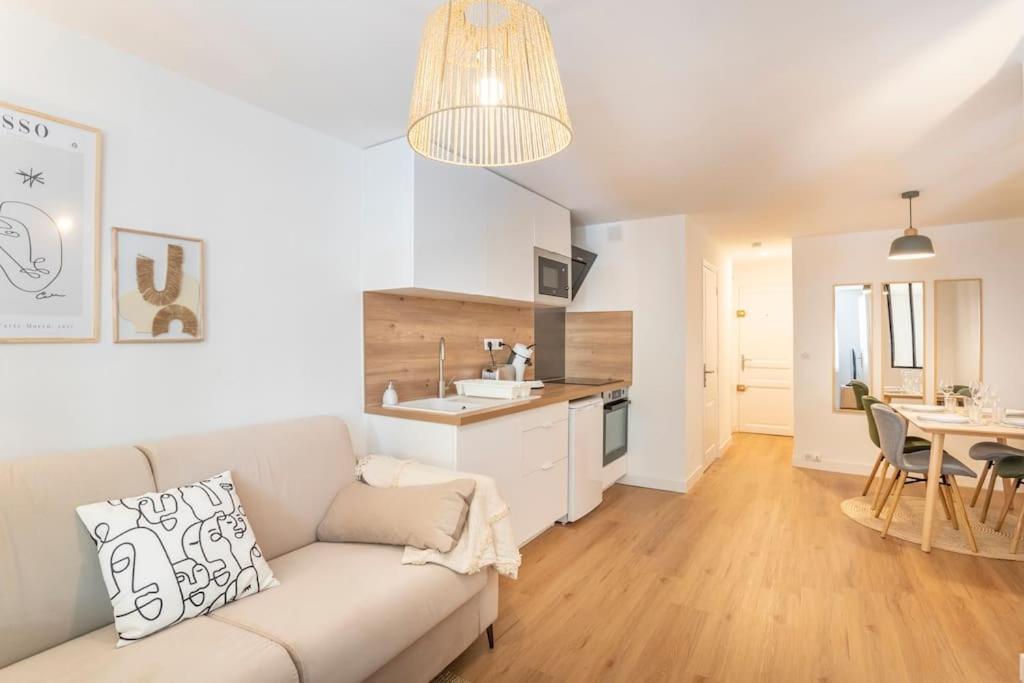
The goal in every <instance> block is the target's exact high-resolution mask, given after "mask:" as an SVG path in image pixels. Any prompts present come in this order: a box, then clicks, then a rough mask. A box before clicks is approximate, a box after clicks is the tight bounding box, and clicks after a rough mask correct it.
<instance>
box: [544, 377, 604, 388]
mask: <svg viewBox="0 0 1024 683" xmlns="http://www.w3.org/2000/svg"><path fill="white" fill-rule="evenodd" d="M618 381H620V380H617V379H612V378H610V377H604V378H600V379H599V378H596V377H559V378H558V379H546V380H544V383H545V384H581V385H583V386H588V387H597V386H601V385H602V384H611V383H612V382H618Z"/></svg>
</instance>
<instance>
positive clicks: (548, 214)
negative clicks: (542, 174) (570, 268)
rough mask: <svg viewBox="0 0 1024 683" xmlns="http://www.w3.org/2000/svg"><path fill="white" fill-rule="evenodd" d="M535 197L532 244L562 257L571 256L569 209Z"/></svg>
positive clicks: (538, 196)
mask: <svg viewBox="0 0 1024 683" xmlns="http://www.w3.org/2000/svg"><path fill="white" fill-rule="evenodd" d="M531 194H532V193H531ZM534 197H536V209H535V211H534V219H533V244H534V246H537V247H540V248H541V249H547V250H548V251H553V252H555V253H556V254H561V255H562V256H572V234H571V230H570V227H569V209H567V208H565V207H564V206H559V205H558V204H555V203H554V202H549V201H548V200H547V199H544V198H543V197H541V196H540V195H534Z"/></svg>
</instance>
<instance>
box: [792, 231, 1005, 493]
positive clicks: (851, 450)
mask: <svg viewBox="0 0 1024 683" xmlns="http://www.w3.org/2000/svg"><path fill="white" fill-rule="evenodd" d="M923 232H924V233H925V234H927V235H928V236H929V237H931V238H932V241H933V242H934V244H935V251H936V256H935V258H933V259H927V260H921V261H890V260H888V259H887V258H886V256H887V255H888V253H889V245H890V243H891V242H892V240H893V239H894V238H895V237H897V236H898V234H899V233H898V232H897V231H883V232H865V233H848V234H844V235H831V236H820V237H803V238H798V239H795V240H794V241H793V286H794V297H793V298H794V333H795V345H796V349H795V350H796V368H795V386H796V397H795V404H796V433H795V437H796V438H795V442H794V455H793V458H794V464H796V465H800V466H815V467H820V468H822V469H828V470H833V471H840V472H856V473H860V472H864V473H866V472H867V471H868V470H869V468H870V466H871V464H872V462H873V461H874V458H875V456H876V455H877V453H876V452H875V451H874V448H873V446H872V444H871V443H870V441H869V440H868V436H867V427H866V423H865V418H864V415H863V414H860V413H849V414H835V413H833V412H832V406H831V401H830V400H829V398H830V395H831V391H832V389H831V386H830V385H831V382H830V378H831V374H832V367H831V364H832V287H833V285H835V284H839V283H844V284H848V283H855V282H863V283H871V284H872V285H873V286H874V291H875V292H879V293H880V292H881V287H882V284H883V283H884V282H901V281H902V282H907V281H924V282H925V321H926V322H925V359H926V360H925V380H926V383H927V388H928V390H932V389H934V382H935V376H934V371H933V368H934V352H935V344H934V320H935V317H934V301H935V297H934V291H933V282H934V280H935V279H946V278H973V277H980V278H982V279H983V280H984V286H983V292H984V301H983V307H984V376H985V380H986V381H987V382H989V383H990V384H992V385H993V386H994V387H996V389H997V390H998V391H999V393H1000V396H1001V397H1002V399H1003V403H1004V404H1005V405H1008V406H1009V407H1021V408H1024V363H1021V349H1022V345H1021V339H1024V305H1022V303H1021V302H1022V301H1024V277H1022V276H1021V272H1022V271H1021V256H1022V254H1024V219H1017V220H1010V221H998V222H988V223H972V224H966V225H950V226H942V227H925V228H924V229H923ZM872 305H873V309H874V311H873V316H872V330H873V335H874V341H873V347H872V348H873V351H874V353H873V355H874V357H875V358H878V357H879V353H880V351H881V346H882V343H881V330H882V327H881V321H882V313H881V307H882V297H881V296H880V295H879V296H875V297H873V304H872ZM878 365H879V364H878V363H876V364H875V369H874V371H873V374H874V376H873V378H872V382H873V383H872V387H877V386H879V384H878V383H879V382H880V380H881V377H880V374H881V373H880V370H879V369H878ZM968 446H969V442H967V441H965V440H952V439H951V440H949V442H948V445H947V449H949V450H951V451H952V452H953V453H954V455H960V456H963V455H964V454H965V452H966V448H967V447H968ZM808 453H817V454H820V455H821V459H822V460H821V463H820V464H819V463H810V462H807V461H806V460H805V457H804V456H805V454H808Z"/></svg>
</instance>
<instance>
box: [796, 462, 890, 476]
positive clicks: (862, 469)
mask: <svg viewBox="0 0 1024 683" xmlns="http://www.w3.org/2000/svg"><path fill="white" fill-rule="evenodd" d="M871 465H872V463H869V462H847V461H845V460H822V461H821V462H814V461H813V460H797V459H796V458H794V459H793V467H800V468H803V469H805V470H820V471H822V472H836V473H837V474H862V475H865V476H867V475H868V474H869V473H870V472H871Z"/></svg>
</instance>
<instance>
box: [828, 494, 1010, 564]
mask: <svg viewBox="0 0 1024 683" xmlns="http://www.w3.org/2000/svg"><path fill="white" fill-rule="evenodd" d="M873 501H874V491H872V492H871V493H870V494H869V495H868V497H867V498H863V497H857V498H849V499H847V500H844V501H843V502H842V503H840V504H839V507H840V508H841V509H842V511H843V514H845V515H846V516H847V517H849V518H850V519H852V520H853V521H855V522H857V523H858V524H860V525H862V526H866V527H868V528H869V529H874V530H875V531H878V532H881V531H882V526H883V525H884V524H885V519H884V514H888V512H889V508H888V506H887V507H886V509H885V513H883V517H879V518H878V519H875V517H874V516H873V515H872V514H871V504H872V502H873ZM980 514H981V505H980V503H979V505H978V506H977V507H976V508H967V515H968V517H970V518H971V529H973V530H974V538H975V540H976V541H977V542H978V552H977V553H976V554H977V556H979V557H991V558H993V559H996V560H1015V561H1017V562H1021V561H1024V543H1021V552H1019V553H1017V554H1016V555H1011V554H1010V537H1011V536H1012V535H1013V530H1014V529H1015V528H1016V526H1017V515H1016V514H1015V513H1014V512H1013V511H1011V512H1010V514H1009V515H1007V517H1006V522H1004V523H1003V528H1002V530H1001V531H996V530H995V529H993V528H992V526H991V525H993V524H995V521H996V519H998V518H999V508H998V507H997V506H996V505H995V501H993V505H992V508H991V509H990V510H989V512H988V518H987V519H986V520H985V524H982V523H981V522H979V521H978V517H979V515H980ZM923 524H924V498H921V497H919V496H904V497H903V498H901V499H900V506H899V507H898V508H897V509H896V516H895V517H893V520H892V526H891V527H889V536H892V537H893V538H898V539H901V540H903V541H907V542H909V543H914V544H916V545H920V544H921V528H922V526H923ZM932 547H933V548H940V549H942V550H949V551H951V552H954V553H961V554H964V555H975V553H972V552H971V550H970V548H968V547H967V540H966V539H965V538H964V534H963V531H960V530H957V529H954V528H953V524H952V523H951V522H950V521H949V520H948V519H946V517H945V515H943V513H942V506H941V505H939V503H936V509H935V527H934V532H933V534H932Z"/></svg>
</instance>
